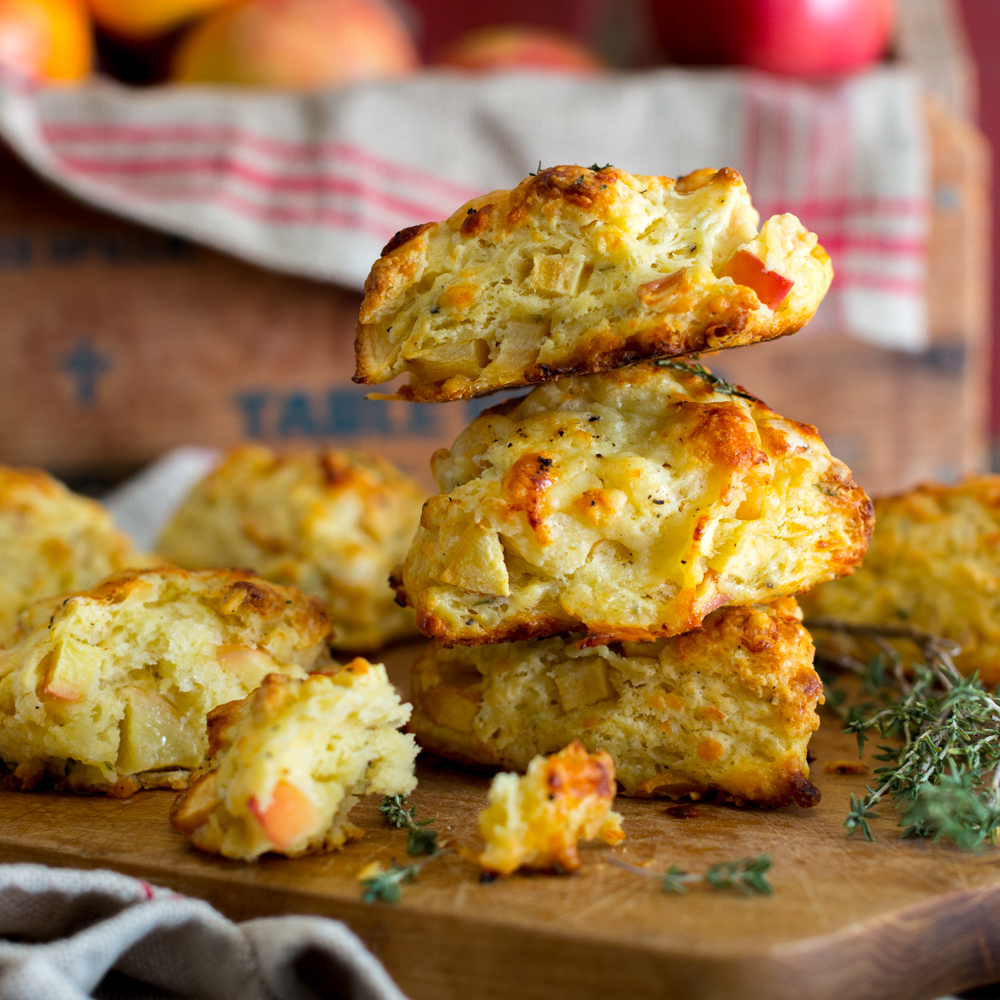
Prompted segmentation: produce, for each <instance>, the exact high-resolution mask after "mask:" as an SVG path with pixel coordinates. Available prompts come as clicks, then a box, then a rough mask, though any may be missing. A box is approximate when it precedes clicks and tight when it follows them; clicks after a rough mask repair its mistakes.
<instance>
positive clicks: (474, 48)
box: [434, 25, 603, 73]
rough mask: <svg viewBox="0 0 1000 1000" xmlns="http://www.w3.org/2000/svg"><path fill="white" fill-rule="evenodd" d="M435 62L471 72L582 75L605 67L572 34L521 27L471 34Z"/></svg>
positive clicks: (451, 46) (508, 26)
mask: <svg viewBox="0 0 1000 1000" xmlns="http://www.w3.org/2000/svg"><path fill="white" fill-rule="evenodd" d="M434 61H435V63H437V64H438V65H440V66H450V67H452V68H454V69H464V70H468V71H470V72H492V71H496V70H505V69H536V70H553V71H561V72H577V73H578V72H592V71H594V70H599V69H601V68H603V67H602V63H601V61H600V60H599V59H598V58H597V56H595V55H594V53H592V52H591V51H590V50H589V49H587V48H586V47H585V46H583V45H581V44H580V43H579V42H577V41H575V40H574V39H573V38H570V37H569V36H568V35H563V34H561V33H559V32H557V31H547V30H544V29H542V28H527V27H521V26H519V25H501V26H496V27H489V28H479V29H477V30H476V31H470V32H469V33H468V34H466V35H463V36H462V37H461V38H459V39H458V40H457V41H456V42H454V43H453V44H452V45H450V46H448V48H447V49H445V50H444V52H442V54H441V55H440V56H439V57H438V58H437V59H435V60H434Z"/></svg>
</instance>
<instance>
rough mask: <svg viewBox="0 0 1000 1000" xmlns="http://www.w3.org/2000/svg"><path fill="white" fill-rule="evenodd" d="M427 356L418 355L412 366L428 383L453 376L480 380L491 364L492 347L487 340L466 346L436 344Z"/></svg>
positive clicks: (475, 341)
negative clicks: (482, 373) (481, 374)
mask: <svg viewBox="0 0 1000 1000" xmlns="http://www.w3.org/2000/svg"><path fill="white" fill-rule="evenodd" d="M427 355H428V356H427V357H421V356H420V355H419V354H418V355H417V356H416V357H414V358H413V360H412V361H411V364H412V365H413V370H414V371H415V372H417V373H418V374H419V375H420V378H421V379H424V380H425V381H428V382H433V381H435V380H436V379H443V378H449V377H451V376H452V375H468V376H469V378H478V376H479V373H480V371H481V370H482V369H483V368H485V367H486V366H487V365H488V364H489V363H490V347H489V344H487V343H486V341H485V340H474V341H472V342H471V343H464V344H463V343H457V344H435V345H434V348H433V350H428V352H427Z"/></svg>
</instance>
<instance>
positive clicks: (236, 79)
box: [172, 0, 418, 90]
mask: <svg viewBox="0 0 1000 1000" xmlns="http://www.w3.org/2000/svg"><path fill="white" fill-rule="evenodd" d="M417 62H418V58H417V51H416V48H415V47H414V45H413V41H412V40H411V38H410V36H409V33H408V32H407V30H406V26H405V25H404V24H403V22H402V21H401V20H400V18H399V17H398V16H397V15H396V14H395V13H394V12H393V11H392V10H391V9H390V7H389V6H388V5H387V4H385V3H382V2H381V0H243V2H237V3H236V4H234V5H230V6H226V7H223V8H222V9H221V10H219V11H216V13H214V14H212V15H211V16H209V17H208V18H206V19H205V20H204V21H202V22H200V23H199V24H197V25H196V26H195V27H194V28H192V29H191V31H190V33H189V34H187V35H186V36H185V37H184V39H183V40H182V41H181V44H180V47H179V48H178V50H177V54H176V57H175V60H174V68H173V73H172V78H173V79H174V80H178V81H181V82H184V83H243V84H250V85H257V86H265V87H292V88H296V89H301V90H311V89H315V88H320V87H328V86H337V85H341V84H347V83H355V82H357V81H359V80H370V79H374V78H379V77H390V76H399V75H401V74H404V73H408V72H410V71H411V70H413V69H415V68H416V66H417Z"/></svg>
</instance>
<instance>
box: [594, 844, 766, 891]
mask: <svg viewBox="0 0 1000 1000" xmlns="http://www.w3.org/2000/svg"><path fill="white" fill-rule="evenodd" d="M609 858H610V860H611V863H612V864H613V865H617V866H618V867H619V868H621V869H622V870H623V871H627V872H631V873H632V874H634V875H645V876H646V877H647V878H655V879H659V880H660V887H661V888H662V889H663V891H664V892H677V893H680V892H687V888H688V886H689V885H698V884H703V885H707V886H708V887H709V888H711V889H735V890H736V891H737V892H741V893H743V895H744V896H756V895H761V896H770V895H771V894H772V893H773V892H774V889H773V887H772V886H771V883H770V882H768V880H767V872H768V869H769V868H770V867H771V858H770V857H769V856H768V855H767V854H761V855H760V856H759V857H756V858H740V859H739V860H738V861H720V862H719V863H718V864H715V865H712V867H711V868H709V869H708V871H705V872H686V871H684V870H683V869H681V868H679V867H678V866H677V865H671V866H670V867H669V868H668V869H667V870H666V871H665V872H663V873H662V874H661V873H660V872H654V871H650V870H649V869H648V868H641V867H640V866H639V865H633V864H630V863H629V862H628V861H625V860H623V859H622V858H616V857H614V855H609Z"/></svg>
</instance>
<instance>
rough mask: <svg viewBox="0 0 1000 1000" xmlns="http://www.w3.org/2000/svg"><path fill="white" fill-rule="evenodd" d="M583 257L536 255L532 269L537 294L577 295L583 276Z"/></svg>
mask: <svg viewBox="0 0 1000 1000" xmlns="http://www.w3.org/2000/svg"><path fill="white" fill-rule="evenodd" d="M583 265H584V259H583V257H582V256H572V257H564V256H562V255H556V254H543V253H536V254H535V257H534V262H533V264H532V268H531V278H530V279H529V280H530V281H531V284H532V286H533V287H534V289H535V291H536V292H542V293H543V294H548V295H575V294H576V288H577V285H579V283H580V276H581V275H582V274H583Z"/></svg>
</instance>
